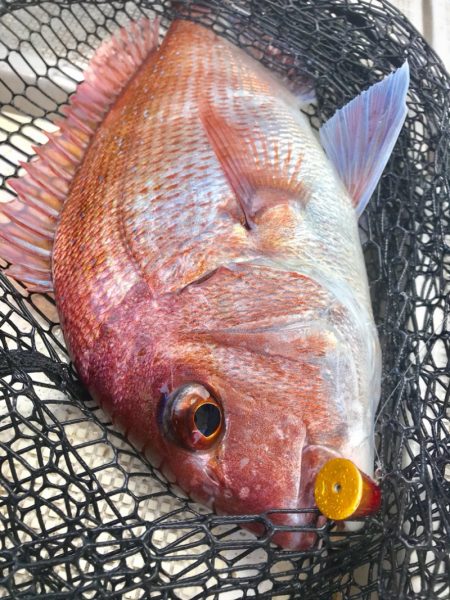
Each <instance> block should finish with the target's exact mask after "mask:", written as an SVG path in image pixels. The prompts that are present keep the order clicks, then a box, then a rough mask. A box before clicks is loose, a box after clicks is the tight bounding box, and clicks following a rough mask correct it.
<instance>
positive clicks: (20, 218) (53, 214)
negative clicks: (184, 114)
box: [0, 18, 159, 292]
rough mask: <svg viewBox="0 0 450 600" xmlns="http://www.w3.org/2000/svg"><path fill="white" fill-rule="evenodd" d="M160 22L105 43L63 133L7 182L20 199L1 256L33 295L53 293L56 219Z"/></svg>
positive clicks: (12, 206) (0, 211)
mask: <svg viewBox="0 0 450 600" xmlns="http://www.w3.org/2000/svg"><path fill="white" fill-rule="evenodd" d="M158 33H159V21H158V20H157V19H155V20H154V21H150V20H149V19H147V18H143V19H141V20H139V21H132V22H131V23H130V24H129V25H128V26H127V27H122V28H121V29H120V30H119V31H118V32H117V33H116V34H115V35H113V36H112V37H111V38H109V39H108V40H106V41H104V42H103V43H102V45H101V46H100V47H99V49H98V50H97V52H96V54H95V55H94V57H93V58H92V60H91V62H90V64H89V66H88V68H87V70H86V73H85V78H84V81H83V83H81V84H80V85H79V86H78V89H77V91H76V93H75V94H74V95H73V96H72V98H71V101H70V104H69V106H68V107H67V108H66V110H65V115H66V119H64V120H62V121H61V122H60V123H59V125H60V129H59V131H57V132H56V133H54V134H50V135H48V138H49V141H48V142H47V144H45V145H44V146H41V147H39V148H34V149H35V151H36V157H33V159H32V160H31V161H30V162H29V163H21V166H22V167H23V168H24V169H25V171H26V174H25V176H24V177H20V178H17V179H9V180H8V184H9V185H10V186H11V187H12V188H13V190H15V192H16V194H17V198H16V199H14V200H12V201H11V202H8V203H5V204H4V205H2V207H1V208H0V215H1V216H2V217H3V218H2V221H3V222H1V223H0V256H1V257H2V258H4V259H5V260H7V261H8V262H10V263H11V264H12V266H11V268H10V269H9V270H8V275H11V276H12V277H15V278H16V279H19V280H21V281H23V282H25V283H26V284H27V287H28V289H30V290H32V291H41V292H42V291H46V292H48V291H52V289H53V285H52V277H51V255H52V245H53V239H54V235H55V230H56V224H57V219H58V215H59V213H60V211H61V208H62V206H63V204H64V201H65V199H66V196H67V193H68V191H69V186H70V183H71V181H72V179H73V177H74V175H75V173H76V171H77V169H78V167H79V165H80V164H81V162H82V160H83V157H84V154H85V151H86V148H87V146H88V144H89V142H90V141H91V139H92V137H93V135H94V134H95V131H96V130H97V128H98V126H99V124H100V123H101V122H102V121H103V119H104V117H105V116H106V114H107V112H108V111H109V109H110V108H111V106H112V105H113V103H114V102H115V100H116V98H117V96H118V95H119V94H120V92H121V91H122V90H123V89H124V87H125V86H126V85H127V84H128V82H129V81H130V79H131V78H132V77H133V75H134V74H135V73H136V71H137V70H138V68H139V67H140V66H141V64H142V63H143V62H145V60H146V59H147V58H148V56H149V55H150V54H151V53H152V52H153V50H155V49H156V48H157V46H158Z"/></svg>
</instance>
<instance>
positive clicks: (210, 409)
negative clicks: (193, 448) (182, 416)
mask: <svg viewBox="0 0 450 600" xmlns="http://www.w3.org/2000/svg"><path fill="white" fill-rule="evenodd" d="M220 421H221V415H220V410H219V408H218V407H217V406H215V405H214V404H210V403H205V404H202V405H201V406H199V407H198V408H197V410H196V411H195V416H194V423H195V426H196V427H197V429H198V430H199V431H200V433H201V434H202V435H204V436H205V437H209V436H210V435H213V434H214V433H215V432H216V431H217V429H218V428H219V427H220Z"/></svg>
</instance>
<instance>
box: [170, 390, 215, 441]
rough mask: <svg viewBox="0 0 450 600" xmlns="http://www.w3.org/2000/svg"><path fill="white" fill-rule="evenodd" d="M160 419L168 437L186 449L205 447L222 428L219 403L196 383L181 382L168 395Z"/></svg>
mask: <svg viewBox="0 0 450 600" xmlns="http://www.w3.org/2000/svg"><path fill="white" fill-rule="evenodd" d="M164 421H165V429H166V431H167V433H168V434H169V435H170V437H172V438H173V439H174V440H175V441H176V442H177V443H178V444H180V445H181V446H183V447H184V448H187V449H189V450H208V449H209V448H211V447H212V446H213V445H214V444H216V442H217V441H218V439H219V438H220V436H221V434H222V433H223V430H224V418H223V409H222V405H221V403H220V402H219V400H218V399H217V398H216V397H215V396H214V395H213V394H212V392H210V391H209V390H208V389H207V388H206V387H204V386H203V385H201V384H200V383H189V384H186V385H183V386H181V387H179V388H178V389H177V390H175V391H174V392H173V393H172V394H171V395H170V397H169V399H168V403H167V410H166V414H165V419H164Z"/></svg>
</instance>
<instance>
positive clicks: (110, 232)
mask: <svg viewBox="0 0 450 600" xmlns="http://www.w3.org/2000/svg"><path fill="white" fill-rule="evenodd" d="M159 37H160V35H159V22H158V20H156V19H155V20H150V19H147V18H144V19H140V20H137V21H131V22H130V23H129V24H128V25H126V26H124V27H122V28H121V29H120V30H119V32H118V33H116V34H115V35H113V36H112V37H111V38H108V39H107V40H106V41H104V42H103V43H102V45H101V46H100V48H99V50H98V51H97V53H96V54H95V56H94V57H93V59H92V60H91V62H90V65H89V67H88V69H87V71H86V73H85V78H84V81H83V82H82V83H81V84H80V85H79V87H78V89H77V91H76V93H75V94H74V96H73V97H72V99H71V102H70V104H69V105H68V106H67V107H66V111H65V116H64V119H63V120H62V121H60V122H59V130H58V131H57V132H56V133H55V134H51V135H49V141H48V142H47V143H46V144H45V145H43V146H40V147H38V148H36V149H35V150H36V156H35V158H34V159H33V160H31V161H29V162H28V163H23V164H22V166H23V169H24V170H25V175H24V176H22V177H17V178H14V179H12V180H9V185H10V187H11V188H12V189H13V190H14V191H15V192H16V197H15V198H14V199H13V200H12V201H11V202H8V203H5V204H4V205H3V206H2V208H1V212H2V214H3V222H2V223H1V224H0V239H1V242H0V256H2V258H4V259H5V260H7V261H8V262H9V263H11V266H10V268H9V270H8V274H9V275H10V276H12V277H13V278H15V279H17V280H20V281H22V282H24V283H25V285H26V286H27V287H28V289H29V290H30V291H38V292H52V293H54V296H55V301H56V306H57V310H58V314H59V317H60V320H61V326H62V330H63V333H64V338H65V341H66V344H67V347H68V350H69V352H70V356H71V358H72V360H73V363H74V365H75V367H76V369H77V372H78V374H79V377H80V379H81V381H82V382H83V384H84V385H85V386H86V388H87V389H88V390H89V392H90V393H91V395H92V396H93V397H94V398H95V399H96V400H97V401H98V402H99V403H100V404H101V405H102V406H103V407H104V409H105V410H106V411H107V412H108V413H109V414H110V415H111V418H112V419H113V422H114V423H117V424H118V425H120V426H121V427H122V428H123V429H124V430H125V433H126V435H128V436H129V438H130V439H131V440H132V441H134V443H136V444H137V446H138V447H139V448H140V449H141V451H142V452H144V453H145V454H146V455H147V456H148V457H149V459H150V460H151V462H152V463H153V465H154V466H155V467H156V468H158V469H160V470H161V472H162V473H163V474H164V475H165V477H166V478H167V479H168V480H169V481H171V482H175V483H176V484H177V485H178V486H179V487H180V488H182V489H183V490H184V491H185V492H186V493H187V494H188V495H189V496H190V497H191V498H192V499H193V500H195V501H197V502H200V503H201V504H203V505H205V506H208V507H210V508H211V509H213V510H214V511H215V512H216V513H218V514H226V515H247V514H254V515H259V514H266V515H267V514H269V513H270V511H272V510H274V511H279V510H281V513H280V514H273V515H272V516H271V519H272V522H273V523H275V524H276V525H282V526H285V527H286V526H287V527H288V528H292V529H293V530H292V531H280V532H278V533H276V534H275V535H274V537H273V541H274V542H276V543H278V544H279V545H281V546H282V547H285V548H291V549H297V550H298V549H306V548H309V547H311V545H312V544H313V543H315V539H316V537H315V535H314V534H312V533H311V532H308V531H304V530H302V527H304V526H306V528H308V527H310V526H311V525H314V524H316V525H317V523H318V521H317V515H315V513H314V511H312V512H313V514H312V515H311V514H309V513H308V512H307V511H306V512H305V511H302V510H300V511H299V510H297V509H312V508H314V506H315V502H314V494H313V489H314V481H315V478H316V476H317V473H318V471H319V470H320V468H321V467H322V466H323V465H324V464H325V463H326V462H327V461H328V460H330V459H331V458H334V457H344V458H348V459H350V460H352V461H353V462H354V463H355V464H356V465H357V466H358V468H360V469H361V470H362V471H363V472H364V473H366V474H367V475H369V476H371V474H372V473H373V469H374V414H375V410H376V407H377V403H378V401H379V395H380V377H381V375H380V373H381V353H380V344H379V340H378V335H377V329H376V326H375V323H374V318H373V313H372V307H371V300H370V293H369V286H368V280H367V274H366V269H365V264H364V258H363V253H362V249H361V242H360V238H359V232H358V218H359V216H360V214H361V213H362V212H363V210H364V208H365V206H366V205H367V203H368V201H369V199H370V197H371V195H372V193H373V191H374V189H375V187H376V185H377V183H378V181H379V179H380V176H381V174H382V172H383V169H384V167H385V165H386V163H387V161H388V159H389V156H390V154H391V152H392V149H393V147H394V145H395V143H396V140H397V137H398V135H399V132H400V130H401V128H402V125H403V122H404V120H405V117H406V112H407V108H406V95H407V90H408V81H409V70H408V65H407V63H405V64H404V65H403V66H402V67H400V68H398V69H397V70H396V71H393V72H392V73H390V74H389V75H388V76H387V77H385V78H384V79H382V80H380V81H379V82H377V83H376V84H374V85H373V86H372V87H370V88H369V89H368V90H365V91H364V92H362V93H361V94H360V95H359V96H357V97H356V98H354V99H353V100H352V101H351V102H349V103H348V104H347V105H345V106H344V107H343V108H340V109H339V110H337V112H336V113H335V114H334V116H333V117H331V119H330V120H328V121H327V122H326V123H325V124H324V125H323V126H322V128H321V129H320V132H319V135H317V134H316V132H314V131H313V130H312V128H311V126H310V124H309V121H308V120H307V118H306V117H305V116H304V114H302V112H301V110H300V108H301V106H302V104H303V103H304V101H305V97H302V93H301V91H299V89H300V87H301V86H300V87H299V89H297V92H296V93H294V92H292V91H291V90H290V89H289V88H288V87H287V86H286V84H285V83H284V82H283V81H282V80H281V79H280V78H279V77H278V76H277V75H275V74H273V73H271V72H269V70H268V69H267V68H265V67H264V66H262V65H261V64H260V63H259V62H258V61H257V60H255V59H254V58H252V57H251V56H249V55H248V54H246V53H245V52H244V51H243V50H242V49H240V48H238V47H237V46H235V45H233V44H232V43H231V42H229V41H227V40H226V39H224V38H223V37H220V36H218V35H217V34H216V33H214V32H213V31H211V30H210V29H207V28H205V27H203V26H201V25H200V24H197V23H193V22H191V21H188V20H185V19H178V20H175V21H173V22H172V24H171V25H170V28H169V29H168V31H167V33H166V35H165V37H164V39H163V41H162V42H161V43H159ZM289 510H292V511H293V512H292V513H290V512H289ZM283 511H285V512H283ZM286 511H287V512H286ZM270 514H272V513H270Z"/></svg>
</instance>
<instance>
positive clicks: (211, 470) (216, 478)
mask: <svg viewBox="0 0 450 600" xmlns="http://www.w3.org/2000/svg"><path fill="white" fill-rule="evenodd" d="M204 472H205V475H206V476H207V477H208V479H210V480H211V481H212V483H214V485H221V484H222V480H221V477H220V475H219V474H218V472H217V466H213V465H211V464H207V465H205V470H204Z"/></svg>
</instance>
